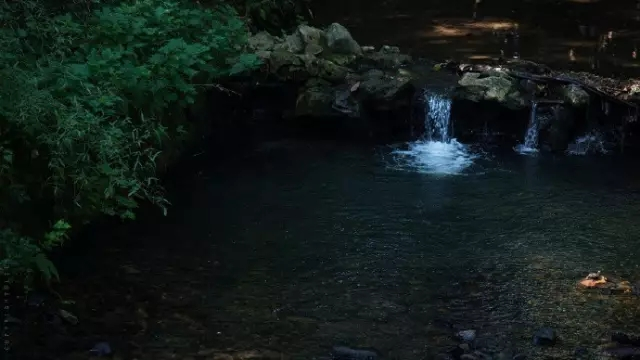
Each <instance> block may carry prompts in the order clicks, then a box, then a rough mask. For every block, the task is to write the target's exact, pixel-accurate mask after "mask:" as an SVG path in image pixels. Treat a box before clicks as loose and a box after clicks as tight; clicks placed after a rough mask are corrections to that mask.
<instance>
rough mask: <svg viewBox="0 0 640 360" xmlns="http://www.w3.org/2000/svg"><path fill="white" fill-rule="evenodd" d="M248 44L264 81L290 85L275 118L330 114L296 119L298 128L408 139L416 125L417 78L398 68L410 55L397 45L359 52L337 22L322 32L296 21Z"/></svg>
mask: <svg viewBox="0 0 640 360" xmlns="http://www.w3.org/2000/svg"><path fill="white" fill-rule="evenodd" d="M249 46H250V48H251V49H253V50H254V52H255V53H256V54H257V55H258V56H259V57H260V58H261V59H262V60H263V61H264V66H263V67H262V68H261V69H260V70H259V71H260V72H261V75H263V74H264V73H265V72H266V73H267V74H266V75H267V76H266V77H267V80H266V81H268V82H274V83H284V84H286V86H287V87H289V88H291V91H290V92H288V93H287V94H289V93H290V95H287V96H286V98H285V97H283V98H282V100H280V101H282V104H281V105H280V107H279V108H278V109H277V112H278V113H279V114H283V115H282V117H281V118H283V117H287V118H288V117H289V116H291V117H304V118H305V120H312V118H314V119H317V121H325V118H327V117H331V119H330V120H331V121H330V122H324V123H317V124H316V123H311V122H306V121H304V122H300V124H301V126H302V127H303V128H301V129H300V130H302V131H317V130H320V131H322V132H325V131H329V132H335V131H337V132H341V133H344V134H353V135H354V136H357V137H366V138H367V139H372V138H375V139H381V138H394V139H397V138H398V137H402V139H408V137H409V136H413V135H412V134H413V132H414V129H416V126H415V124H414V121H415V122H420V124H422V122H421V120H420V119H414V117H412V112H413V111H414V109H413V106H414V102H413V100H414V97H415V93H416V89H417V86H416V84H417V82H419V81H418V80H416V79H417V77H416V76H417V75H416V74H415V73H414V72H412V71H410V69H404V68H403V69H400V68H399V65H404V64H409V63H410V62H411V57H409V56H408V55H405V54H401V53H400V49H399V48H397V47H393V46H383V47H382V48H381V49H380V50H379V51H377V52H371V53H367V54H365V55H364V56H363V51H362V49H361V48H360V46H359V45H358V43H357V42H356V41H355V40H354V39H353V38H352V37H351V34H350V33H349V31H348V30H347V29H346V28H345V27H344V26H342V25H340V24H337V23H334V24H331V25H330V26H329V27H328V28H327V29H326V30H321V29H318V28H314V27H311V26H306V25H301V26H298V28H297V29H296V30H295V31H294V32H292V33H291V34H289V35H286V36H284V37H282V38H279V37H274V36H272V35H269V34H267V33H257V34H255V35H253V36H252V37H251V39H250V41H249ZM429 68H430V67H429ZM420 81H422V80H420ZM248 87H249V88H251V89H254V88H258V87H259V86H258V85H249V86H248ZM270 106H273V105H272V104H271V105H270ZM274 107H275V106H274ZM284 114H287V115H286V116H285V115H284ZM353 118H358V120H359V121H355V122H354V121H352V120H353ZM419 126H423V125H419ZM313 129H316V130H313ZM343 130H344V131H343ZM349 136H350V135H349Z"/></svg>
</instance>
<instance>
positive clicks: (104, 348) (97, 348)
mask: <svg viewBox="0 0 640 360" xmlns="http://www.w3.org/2000/svg"><path fill="white" fill-rule="evenodd" d="M89 353H90V354H91V355H92V356H98V357H103V356H109V355H111V354H112V353H113V352H112V351H111V345H109V343H107V342H99V343H97V344H95V345H94V346H93V348H91V350H89Z"/></svg>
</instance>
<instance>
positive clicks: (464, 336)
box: [456, 330, 476, 343]
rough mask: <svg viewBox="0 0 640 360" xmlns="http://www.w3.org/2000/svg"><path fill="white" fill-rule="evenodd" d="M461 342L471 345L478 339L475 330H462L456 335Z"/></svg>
mask: <svg viewBox="0 0 640 360" xmlns="http://www.w3.org/2000/svg"><path fill="white" fill-rule="evenodd" d="M456 337H458V338H459V339H460V340H462V341H464V342H467V343H470V342H473V341H474V340H475V339H476V331H475V330H462V331H459V332H458V333H457V334H456Z"/></svg>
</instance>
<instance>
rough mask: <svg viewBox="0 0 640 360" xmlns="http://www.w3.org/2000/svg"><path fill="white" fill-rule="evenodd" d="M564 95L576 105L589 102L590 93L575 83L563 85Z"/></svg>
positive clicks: (565, 98)
mask: <svg viewBox="0 0 640 360" xmlns="http://www.w3.org/2000/svg"><path fill="white" fill-rule="evenodd" d="M562 95H563V98H564V100H565V101H567V102H568V103H569V104H571V105H573V106H576V107H580V106H584V105H587V104H588V103H589V93H588V92H586V91H585V90H584V89H583V88H582V87H580V86H578V85H575V84H569V85H567V86H563V87H562Z"/></svg>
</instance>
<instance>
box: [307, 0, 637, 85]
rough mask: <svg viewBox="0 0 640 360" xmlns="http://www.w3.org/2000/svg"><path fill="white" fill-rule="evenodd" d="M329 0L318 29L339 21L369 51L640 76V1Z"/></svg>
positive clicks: (319, 6) (319, 13)
mask: <svg viewBox="0 0 640 360" xmlns="http://www.w3.org/2000/svg"><path fill="white" fill-rule="evenodd" d="M375 3H376V6H371V1H364V0H354V1H349V2H344V1H336V0H327V1H322V2H312V9H313V11H314V12H315V13H314V14H315V16H316V19H315V22H316V23H317V24H326V23H328V22H334V21H335V22H340V23H343V24H344V25H345V26H347V28H349V29H350V30H351V31H352V33H353V35H354V37H355V38H356V39H358V41H359V42H361V43H362V44H365V45H382V44H391V45H397V46H400V47H401V48H402V49H403V50H404V51H410V52H412V53H413V54H415V55H419V56H424V57H428V58H432V59H435V60H438V59H448V58H455V59H456V60H462V61H474V60H477V61H482V60H486V59H494V58H498V57H499V56H501V55H502V56H505V57H512V56H514V55H518V56H520V57H522V58H524V59H528V60H533V61H538V62H542V63H546V64H549V65H552V66H556V67H562V68H569V69H575V70H595V71H597V72H599V73H601V74H606V75H620V74H621V73H622V74H626V75H629V76H638V74H640V60H639V59H638V57H637V56H638V54H637V52H638V45H639V43H640V2H638V1H637V0H620V1H615V2H611V1H605V0H553V1H551V0H537V1H533V0H529V1H527V0H433V1H415V0H393V1H392V0H387V1H376V2H375Z"/></svg>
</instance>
